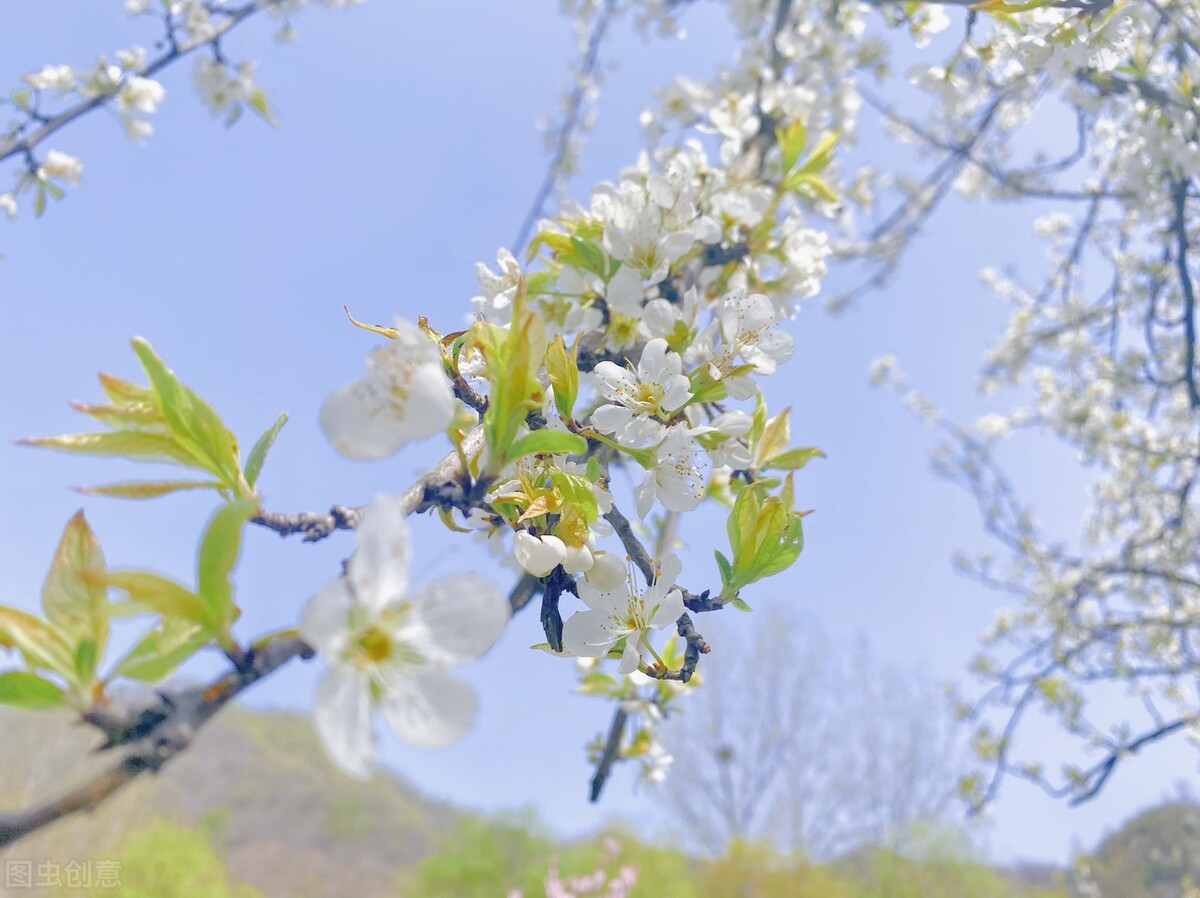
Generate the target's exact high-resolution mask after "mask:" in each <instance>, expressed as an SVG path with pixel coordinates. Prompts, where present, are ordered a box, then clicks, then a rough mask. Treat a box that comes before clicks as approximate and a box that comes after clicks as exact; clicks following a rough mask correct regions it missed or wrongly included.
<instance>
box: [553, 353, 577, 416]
mask: <svg viewBox="0 0 1200 898" xmlns="http://www.w3.org/2000/svg"><path fill="white" fill-rule="evenodd" d="M546 374H547V375H548V376H549V377H550V383H551V385H552V386H553V387H554V407H555V408H556V409H558V413H559V414H560V415H561V416H562V419H563V420H564V421H570V420H571V412H572V411H573V410H574V409H575V399H576V397H578V395H579V341H578V340H576V341H575V345H574V346H572V347H571V352H570V354H569V355H568V354H567V344H566V343H564V342H563V338H562V334H556V335H555V337H554V339H553V340H551V341H550V345H549V346H547V347H546Z"/></svg>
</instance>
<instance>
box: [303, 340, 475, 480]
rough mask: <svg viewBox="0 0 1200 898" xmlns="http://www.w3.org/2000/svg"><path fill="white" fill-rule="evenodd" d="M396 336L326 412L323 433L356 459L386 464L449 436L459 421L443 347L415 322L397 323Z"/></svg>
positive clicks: (333, 399)
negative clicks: (415, 445)
mask: <svg viewBox="0 0 1200 898" xmlns="http://www.w3.org/2000/svg"><path fill="white" fill-rule="evenodd" d="M395 330H396V332H397V333H396V336H395V338H394V339H393V340H391V342H389V343H388V344H387V345H386V346H381V347H379V348H377V349H374V350H372V351H371V354H370V355H369V356H368V357H367V374H366V375H365V376H364V377H362V378H360V379H358V380H356V381H354V382H352V383H349V384H346V385H345V386H342V387H339V388H338V389H336V390H334V391H333V393H331V394H330V395H329V398H327V399H326V400H325V402H324V404H323V405H322V406H321V415H320V420H321V429H322V430H324V431H325V436H326V437H328V438H329V441H330V442H331V443H333V445H334V448H336V449H337V450H338V451H339V452H341V453H342V454H343V455H347V456H349V457H350V458H362V459H376V458H384V457H385V456H388V455H391V454H393V453H394V452H397V451H398V450H399V449H400V448H401V447H403V446H404V445H406V444H407V443H410V442H412V441H414V440H422V439H425V438H426V437H429V436H432V435H433V434H435V433H438V432H440V431H442V430H445V429H446V427H447V426H448V425H449V424H450V421H451V420H452V419H453V417H454V390H453V388H452V387H451V385H450V380H449V378H447V377H446V372H445V370H444V369H443V367H442V359H441V355H440V353H439V352H438V349H437V347H436V346H435V345H434V344H433V343H432V342H431V341H430V339H429V338H428V337H427V336H426V335H425V334H424V333H423V332H422V331H421V329H420V328H419V327H417V325H415V324H413V323H412V322H410V321H405V320H403V319H397V321H396V326H395Z"/></svg>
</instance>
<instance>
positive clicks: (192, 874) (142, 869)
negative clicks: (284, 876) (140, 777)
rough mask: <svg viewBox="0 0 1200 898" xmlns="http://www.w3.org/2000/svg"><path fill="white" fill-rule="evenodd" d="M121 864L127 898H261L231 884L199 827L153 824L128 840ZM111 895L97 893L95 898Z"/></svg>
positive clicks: (255, 892)
mask: <svg viewBox="0 0 1200 898" xmlns="http://www.w3.org/2000/svg"><path fill="white" fill-rule="evenodd" d="M118 860H119V861H120V878H121V888H120V894H121V895H122V896H124V898H262V892H260V891H259V890H258V889H255V888H253V887H251V886H249V885H246V884H244V883H234V882H230V881H229V875H228V872H227V870H226V868H225V863H224V861H222V860H221V858H220V857H219V856H218V855H217V853H216V851H214V850H213V847H212V846H211V845H210V844H209V842H208V839H207V838H206V836H205V833H204V830H202V829H199V828H187V827H183V826H178V825H176V824H173V823H167V822H158V823H153V824H151V825H150V826H149V827H147V828H146V829H144V830H142V831H141V832H139V833H137V834H135V835H134V836H132V837H131V838H130V839H129V840H128V842H127V843H126V845H125V848H124V850H123V851H122V852H121V854H120V857H119V858H118ZM112 891H113V890H112V889H98V890H97V891H96V895H104V894H110V893H111V892H112ZM68 893H69V894H74V895H78V894H79V890H78V889H75V890H67V891H65V892H64V895H65V894H68Z"/></svg>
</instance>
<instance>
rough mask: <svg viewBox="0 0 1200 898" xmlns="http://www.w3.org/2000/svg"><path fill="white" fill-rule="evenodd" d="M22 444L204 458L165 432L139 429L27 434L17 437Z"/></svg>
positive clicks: (145, 457)
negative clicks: (38, 435) (40, 434)
mask: <svg viewBox="0 0 1200 898" xmlns="http://www.w3.org/2000/svg"><path fill="white" fill-rule="evenodd" d="M17 442H18V443H20V444H21V445H22V446H36V447H38V448H41V449H58V450H59V451H61V452H73V453H76V454H78V455H99V456H104V457H108V458H127V459H129V460H130V461H137V462H168V463H171V464H177V465H186V466H187V467H189V468H195V467H200V466H201V460H200V459H199V458H198V457H197V456H196V455H194V454H193V453H192V452H190V451H189V450H188V449H185V448H184V447H183V446H181V445H179V444H178V443H177V442H176V441H175V440H174V439H173V438H171V437H169V436H166V435H164V434H158V433H150V432H146V431H138V430H106V431H101V432H99V433H69V434H64V435H63V436H57V437H27V438H25V439H23V440H18V441H17Z"/></svg>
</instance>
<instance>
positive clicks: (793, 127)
mask: <svg viewBox="0 0 1200 898" xmlns="http://www.w3.org/2000/svg"><path fill="white" fill-rule="evenodd" d="M775 139H776V140H778V141H779V150H780V152H781V153H782V154H783V173H784V174H785V175H786V174H787V173H788V172H790V171H791V170H792V169H793V168H795V167H796V160H798V159H799V158H800V154H801V153H802V152H803V151H804V144H805V143H806V142H807V141H808V129H807V128H805V127H804V123H803V122H801V121H800V120H799V119H796V120H793V121H791V122H789V123H788V125H787V127H786V128H776V129H775Z"/></svg>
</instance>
